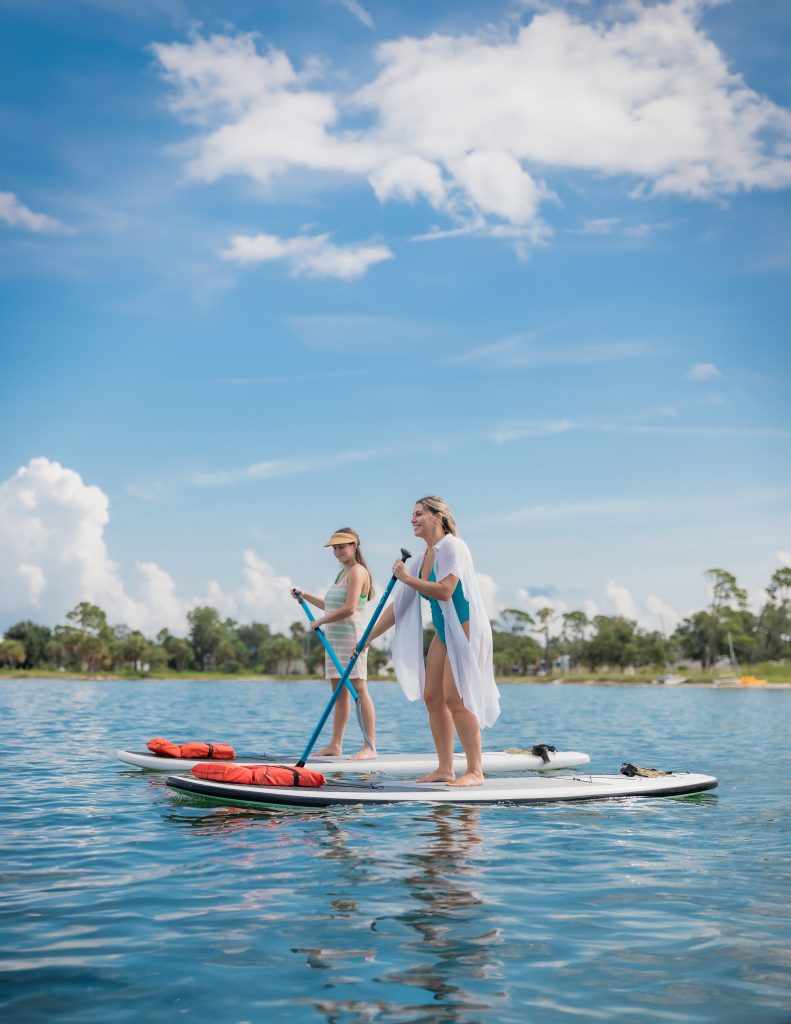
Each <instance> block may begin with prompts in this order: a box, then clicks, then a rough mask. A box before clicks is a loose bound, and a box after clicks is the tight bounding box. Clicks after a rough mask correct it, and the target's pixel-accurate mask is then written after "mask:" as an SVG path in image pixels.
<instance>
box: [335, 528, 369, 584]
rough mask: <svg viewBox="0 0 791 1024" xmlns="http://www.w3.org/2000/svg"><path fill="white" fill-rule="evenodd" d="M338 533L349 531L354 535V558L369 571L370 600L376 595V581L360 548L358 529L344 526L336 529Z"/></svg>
mask: <svg viewBox="0 0 791 1024" xmlns="http://www.w3.org/2000/svg"><path fill="white" fill-rule="evenodd" d="M335 532H336V533H348V534H350V536H352V537H354V540H355V544H354V560H355V562H357V564H358V565H361V566H362V567H363V569H365V571H366V572H367V573H368V594H367V596H368V599H369V600H370V599H371V598H372V597H373V596H374V581H373V577H372V576H371V570H370V569H369V568H368V563H367V562H366V560H365V556H364V555H363V553H362V551H361V550H360V535H359V533H358V532H357V531H356V530H353V529H352V528H351V526H342V527H341V528H340V530H336V531H335Z"/></svg>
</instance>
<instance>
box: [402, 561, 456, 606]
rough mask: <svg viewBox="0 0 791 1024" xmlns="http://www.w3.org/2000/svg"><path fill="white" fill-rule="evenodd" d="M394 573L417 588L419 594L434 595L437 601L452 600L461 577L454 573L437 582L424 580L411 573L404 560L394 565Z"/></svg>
mask: <svg viewBox="0 0 791 1024" xmlns="http://www.w3.org/2000/svg"><path fill="white" fill-rule="evenodd" d="M393 575H394V576H395V577H396V578H397V579H399V580H401V582H402V583H405V584H406V585H407V586H408V587H411V588H412V589H413V590H416V591H417V592H418V594H425V595H426V597H429V598H431V597H433V598H434V600H435V601H450V598H451V595H452V594H453V591H454V590H455V589H456V584H457V583H458V582H459V577H458V576H453V575H452V574H451V575H449V576H445V577H444V579H441V580H438V581H437V582H436V583H433V582H430V581H429V580H422V579H421V578H420V577H419V576H412V575H410V572H409V569H407V567H406V565H404V563H403V562H396V564H395V565H394V566H393Z"/></svg>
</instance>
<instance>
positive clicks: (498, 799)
mask: <svg viewBox="0 0 791 1024" xmlns="http://www.w3.org/2000/svg"><path fill="white" fill-rule="evenodd" d="M166 782H167V785H168V786H170V787H172V788H173V789H175V790H177V791H178V792H179V793H184V794H190V795H193V796H199V797H204V798H207V799H209V800H211V801H212V802H213V803H222V804H225V805H229V806H234V807H297V808H310V807H339V806H344V805H356V804H363V805H366V806H367V805H371V804H377V805H378V804H533V803H544V802H549V801H567V800H608V799H612V798H614V797H621V798H623V797H635V796H639V797H652V796H654V797H656V796H683V795H684V794H687V793H701V792H703V791H704V790H708V789H715V788H716V786H717V780H716V779H715V778H714V776H712V775H695V774H693V773H691V772H673V773H671V774H667V775H662V776H660V777H657V778H642V777H641V776H635V777H633V778H629V777H627V776H624V775H584V774H580V775H577V776H573V777H572V776H569V775H533V776H528V777H527V778H520V777H518V776H517V777H513V776H512V777H507V778H500V779H498V778H489V779H486V780H485V782H484V784H483V785H482V786H475V787H469V788H467V787H459V786H448V785H445V784H443V783H417V782H395V781H393V782H390V781H353V782H352V781H348V782H345V781H343V782H342V781H335V782H328V783H326V784H325V785H324V786H322V787H321V788H320V789H299V788H293V787H275V786H240V785H236V784H233V783H228V782H210V781H209V780H207V779H196V778H194V777H193V776H184V777H182V776H174V775H171V776H168V778H167V780H166Z"/></svg>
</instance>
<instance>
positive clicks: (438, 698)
mask: <svg viewBox="0 0 791 1024" xmlns="http://www.w3.org/2000/svg"><path fill="white" fill-rule="evenodd" d="M446 657H447V651H446V650H445V644H443V643H442V641H441V640H440V639H439V637H438V636H435V637H434V639H433V640H432V641H431V646H430V647H429V649H428V655H427V657H426V685H425V688H424V690H423V700H424V701H425V704H426V707H427V709H428V721H429V725H430V726H431V735H432V736H433V738H434V746H435V747H436V748H437V767H436V768H435V769H434V771H432V772H429V773H428V774H427V775H424V776H423V777H422V778H420V779H418V780H417V781H418V782H452V781H453V779H455V778H456V773H455V771H454V770H453V718H452V717H451V714H450V711H449V710H448V705H447V704H446V703H445V696H444V694H443V676H444V672H445V660H446Z"/></svg>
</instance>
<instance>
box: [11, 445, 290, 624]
mask: <svg viewBox="0 0 791 1024" xmlns="http://www.w3.org/2000/svg"><path fill="white" fill-rule="evenodd" d="M109 521H110V513H109V502H108V499H107V495H106V494H104V492H103V491H102V490H101V489H100V488H99V487H96V486H93V485H89V484H86V483H85V482H84V481H83V480H82V477H81V476H80V474H79V473H77V472H75V471H74V470H72V469H68V468H66V467H64V466H62V465H60V463H58V462H54V461H50V460H49V459H46V458H35V459H31V461H30V462H29V463H28V464H27V465H26V466H22V467H21V468H20V469H19V470H18V471H17V472H16V473H15V474H14V475H13V476H12V477H11V478H10V479H8V480H6V481H4V482H2V483H0V578H2V579H3V581H4V586H3V587H2V589H0V615H3V617H4V618H6V619H13V618H24V617H27V616H30V617H32V618H35V619H36V620H37V621H42V622H47V623H55V622H62V621H63V620H64V616H65V614H66V612H67V611H69V610H70V609H71V608H73V607H74V606H75V605H77V604H78V603H79V602H80V601H90V602H92V603H94V604H98V605H99V606H100V607H101V608H103V609H104V610H105V611H106V612H107V614H108V617H109V619H110V621H111V622H112V623H113V624H120V623H125V624H126V625H128V626H130V627H132V628H133V629H140V630H142V631H143V632H144V633H146V634H147V635H152V634H153V633H155V632H156V631H158V630H159V629H161V628H162V627H168V628H169V629H171V630H173V631H174V632H183V631H184V630H185V629H186V624H187V623H186V615H187V612H188V611H189V610H190V609H192V608H194V607H196V606H197V605H200V604H210V605H212V606H213V607H215V608H217V609H218V610H219V611H220V613H221V614H222V615H233V616H240V617H242V618H243V619H245V620H253V619H258V620H261V619H263V621H265V622H268V623H269V624H270V625H272V626H273V627H274V628H275V629H278V630H282V629H286V628H287V627H288V625H289V624H290V623H291V622H292V621H293V620H294V608H293V601H292V599H291V597H290V596H289V591H290V589H291V587H292V586H293V584H292V582H291V580H290V579H289V578H288V577H286V576H278V575H276V574H275V571H274V569H273V568H272V567H271V566H270V565H269V564H268V563H267V562H265V561H264V560H262V559H261V558H259V557H258V556H257V555H256V554H255V552H253V551H245V553H244V567H243V580H242V581H241V583H240V585H239V586H238V588H237V589H236V590H233V591H230V592H229V591H227V590H224V589H223V588H222V587H221V586H220V585H219V584H218V583H217V582H216V581H209V582H208V583H207V584H206V588H205V591H204V593H203V594H198V595H192V596H190V595H179V593H178V592H177V587H176V584H175V582H174V580H173V579H172V577H171V576H170V574H169V573H168V572H167V571H165V570H164V569H162V568H161V567H160V566H158V565H156V564H155V563H154V562H143V561H141V562H137V563H136V565H135V571H136V575H135V577H134V581H133V587H132V590H133V593H130V592H129V588H128V587H127V585H126V583H125V582H124V579H123V577H122V573H121V570H120V568H119V566H118V565H117V564H116V562H114V561H113V559H112V558H111V557H110V553H109V551H108V549H107V545H106V543H105V539H104V531H105V528H106V526H107V524H108V523H109Z"/></svg>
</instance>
